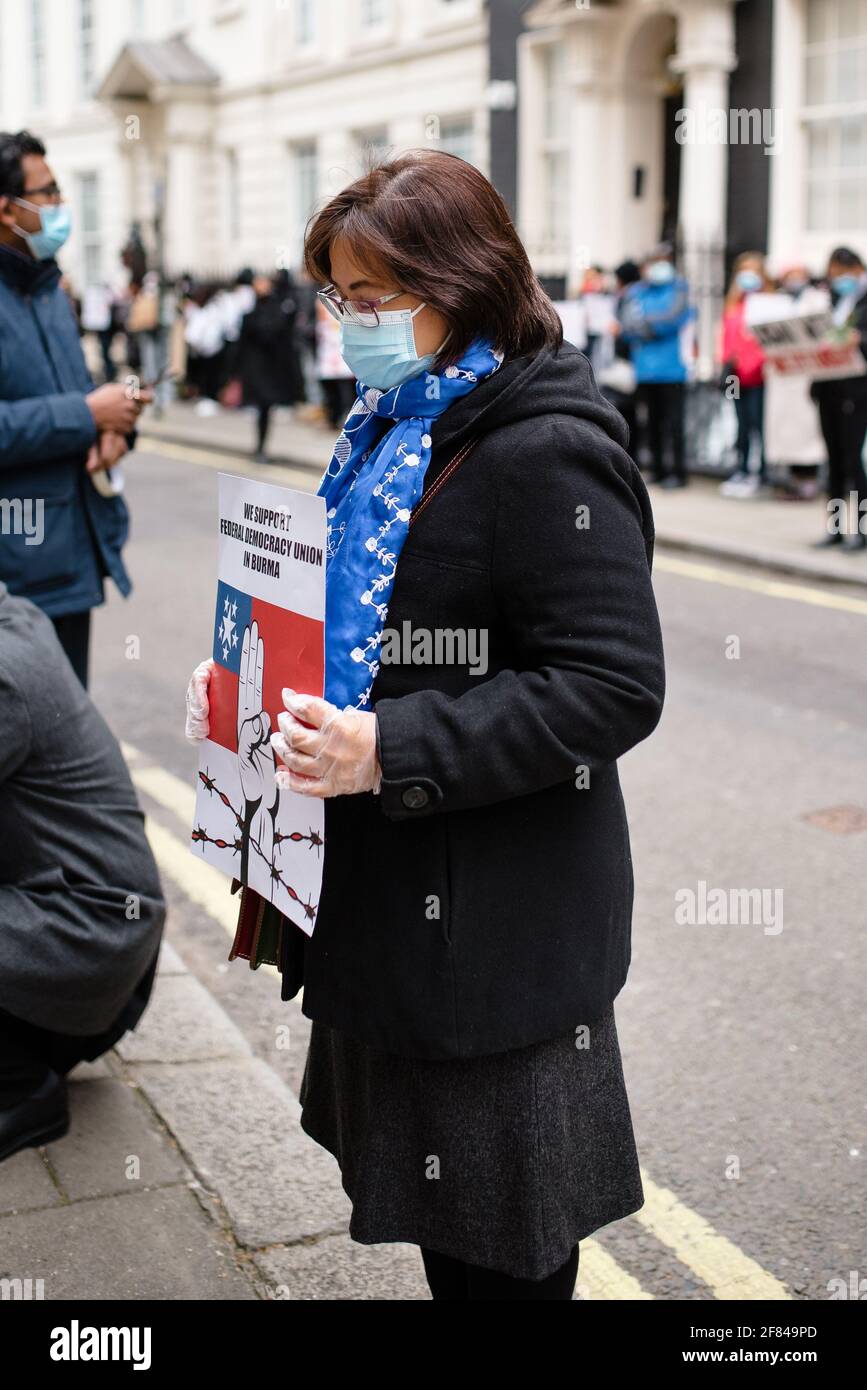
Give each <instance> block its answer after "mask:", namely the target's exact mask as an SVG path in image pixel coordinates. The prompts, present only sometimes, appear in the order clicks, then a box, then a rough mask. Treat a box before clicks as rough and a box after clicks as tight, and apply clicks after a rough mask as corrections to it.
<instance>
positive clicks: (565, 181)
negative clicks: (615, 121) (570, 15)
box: [541, 44, 569, 252]
mask: <svg viewBox="0 0 867 1390" xmlns="http://www.w3.org/2000/svg"><path fill="white" fill-rule="evenodd" d="M542 98H543V114H542V150H541V154H542V179H543V199H544V202H543V240H544V246H545V249H546V250H549V251H555V252H558V251H563V252H566V251H567V250H568V245H569V89H568V86H567V84H566V57H565V52H564V49H563V47H562V46H561V45H560V44H549V45H546V47H545V48H544V49H543V50H542Z"/></svg>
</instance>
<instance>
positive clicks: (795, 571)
mask: <svg viewBox="0 0 867 1390" xmlns="http://www.w3.org/2000/svg"><path fill="white" fill-rule="evenodd" d="M656 545H657V546H658V547H660V549H668V550H679V551H682V552H683V553H684V554H688V555H689V554H691V555H700V556H701V557H702V558H703V559H706V560H728V561H730V562H733V563H736V564H741V565H747V566H749V567H750V568H751V569H762V570H770V571H772V572H773V573H775V574H785V575H789V576H790V577H794V578H797V579H809V580H811V581H812V582H813V583H814V584H835V585H841V586H842V587H844V588H845V587H847V586H850V585H855V586H856V587H857V588H867V569H863V570H861V569H859V570H857V571H853V573H852V574H851V575H846V574H838V573H837V571H836V570H830V569H825V568H824V567H822V566H815V567H814V566H812V565H810V564H808V563H807V562H806V560H799V559H798V558H797V557H796V556H791V557H789V556H787V555H780V554H779V553H774V552H766V551H756V550H747V549H745V548H744V547H743V546H739V545H738V544H737V542H732V543H726V542H725V541H713V542H711V541H702V540H696V539H694V538H691V537H684V536H680V535H677V534H674V533H672V532H668V533H666V532H665V531H657V532H656Z"/></svg>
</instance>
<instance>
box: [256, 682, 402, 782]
mask: <svg viewBox="0 0 867 1390" xmlns="http://www.w3.org/2000/svg"><path fill="white" fill-rule="evenodd" d="M283 703H284V705H285V706H286V709H287V711H288V713H287V714H279V715H278V716H277V723H278V724H279V725H280V730H281V732H280V733H279V734H272V735H271V746H272V748H273V749H274V752H275V753H276V754H277V756H278V758H280V759H281V760H282V762H284V763H285V764H286V767H285V769H284V768H279V769H278V771H277V773H276V774H275V776H276V781H277V785H278V786H280V787H285V788H286V789H287V790H289V791H293V792H300V793H301V795H302V796H321V797H325V796H351V795H353V794H354V793H356V792H367V791H373V792H378V791H379V787H380V782H381V781H382V770H381V768H380V766H379V759H378V758H377V756H376V715H375V714H369V713H367V712H365V711H362V710H353V709H347V710H343V711H341V710H339V709H338V708H337V706H336V705H332V704H329V702H328V701H327V700H320V699H319V698H318V697H317V696H315V695H298V694H296V693H295V691H294V690H284V691H283ZM308 724H312V725H313V728H307V727H305V726H306V725H308Z"/></svg>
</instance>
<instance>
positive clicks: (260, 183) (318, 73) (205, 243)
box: [0, 0, 867, 348]
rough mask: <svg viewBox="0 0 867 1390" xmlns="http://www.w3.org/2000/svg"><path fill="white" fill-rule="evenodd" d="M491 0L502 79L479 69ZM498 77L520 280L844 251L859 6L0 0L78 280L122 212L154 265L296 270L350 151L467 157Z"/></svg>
mask: <svg viewBox="0 0 867 1390" xmlns="http://www.w3.org/2000/svg"><path fill="white" fill-rule="evenodd" d="M507 10H508V12H509V13H510V14H512V15H517V16H519V18H518V19H517V21H516V23H517V26H518V27H520V26H522V32H521V33H520V35H519V37H518V38H517V44H516V45H515V44H514V43H513V44H512V47H513V49H514V48H515V46H516V47H517V53H516V57H515V65H514V73H515V78H516V82H515V83H514V84H510V83H509V82H506V83H505V84H504V83H503V82H499V83H496V82H495V83H493V84H490V83H489V42H490V38H491V32H492V26H495V25H497V24H498V23H502V20H503V16H504V14H505V13H506V11H507ZM739 45H740V47H741V50H742V51H741V52H739V51H738V48H739ZM512 85H514V88H515V91H516V96H517V117H516V134H513V135H512V136H511V137H505V138H507V139H511V141H512V143H513V144H514V145H515V146H516V149H515V151H514V159H515V160H516V161H517V180H516V186H517V207H518V221H519V226H520V230H521V233H522V236H523V237H524V240H525V242H526V244H527V246H528V249H529V251H530V255H531V258H532V260H533V263H534V265H535V267H536V269H537V270H538V271H539V273H540V274H542V275H544V276H551V277H552V278H557V277H559V278H560V279H562V280H563V281H564V282H565V284H566V285H567V286H568V285H574V284H575V283H576V282H577V281H578V279H579V278H580V272H581V270H582V268H583V267H584V266H585V265H587V264H592V263H600V264H603V265H607V266H610V265H614V264H616V263H617V262H618V261H620V260H622V259H624V258H626V257H633V258H635V257H640V256H641V255H643V254H644V253H645V252H646V250H647V248H648V247H649V246H651V245H652V244H653V243H654V242H656V241H657V240H658V239H659V238H660V236H661V235H662V234H664V233H666V232H667V233H668V234H669V235H676V236H677V238H678V241H679V243H680V245H681V247H682V249H683V253H684V256H685V259H686V269H687V272H688V273H690V275H691V276H692V278H693V280H694V281H695V282H697V283H698V282H704V281H706V280H707V279H708V273H709V272H708V256H709V255H713V256H716V257H717V259H718V260H719V262H720V264H721V263H722V260H723V257H724V255H725V253H728V254H729V255H730V254H731V253H732V252H736V251H738V250H742V249H746V247H747V246H757V247H759V248H760V249H761V248H762V247H766V248H767V250H768V252H769V254H770V258H771V262H772V265H773V266H774V267H775V268H777V269H779V268H780V267H782V265H784V264H785V263H787V262H791V261H796V260H803V261H806V262H807V263H808V265H809V266H810V267H811V268H812V269H813V270H815V271H819V270H821V269H822V267H823V264H824V260H825V258H826V256H827V252H828V250H829V249H830V248H831V246H832V245H834V244H836V243H837V242H841V241H842V242H851V243H852V244H853V245H854V246H855V247H856V248H860V249H861V250H862V254H867V0H528V3H526V4H523V3H521V0H487V3H485V0H0V126H2V128H4V129H7V130H10V129H11V130H15V129H18V128H20V127H22V126H26V127H28V128H30V129H32V130H34V131H35V132H36V133H37V134H39V135H41V136H42V137H43V138H44V139H45V141H46V143H47V144H48V146H49V155H50V159H51V162H52V165H53V166H54V168H55V170H56V172H57V174H58V177H59V178H60V180H61V181H62V183H63V184H64V186H65V188H66V189H67V191H68V196H69V197H70V199H71V201H72V202H73V206H74V212H75V218H76V235H75V236H74V237H73V239H72V241H71V242H70V245H69V247H68V249H67V250H66V251H65V252H64V265H65V267H66V268H67V269H68V271H69V273H70V275H71V278H72V280H73V283H74V284H75V285H76V286H78V287H79V288H80V287H81V286H82V285H83V284H85V283H87V282H88V281H92V280H95V279H102V278H107V277H109V276H111V275H112V274H113V273H115V272H116V270H117V258H118V252H119V249H120V247H121V246H122V245H123V243H124V241H125V240H126V237H127V235H128V232H129V228H130V224H131V223H132V222H133V221H136V222H138V223H139V224H140V226H141V230H142V234H143V237H144V240H145V243H146V244H147V245H149V247H150V249H153V248H154V245H155V243H156V241H157V240H158V239H159V227H160V226H161V240H162V244H163V247H164V259H165V266H166V269H167V270H168V271H169V272H170V273H173V272H179V271H182V270H189V271H191V272H192V273H194V274H204V273H211V274H214V275H230V274H232V273H234V272H235V271H236V270H237V269H238V268H240V267H241V266H242V265H245V264H250V265H253V266H257V267H262V268H265V267H269V266H273V265H275V264H286V265H289V266H297V264H298V260H299V254H300V246H301V238H302V233H303V228H304V224H305V222H306V220H307V218H308V216H309V215H310V212H311V211H312V210H313V208H314V206H315V204H316V203H317V202H319V201H320V200H322V199H323V198H325V197H327V196H328V195H329V194H330V193H332V192H334V191H336V190H337V189H338V188H339V187H341V186H342V185H343V184H345V183H346V182H347V181H348V180H349V179H350V178H352V177H353V176H355V175H356V174H357V173H359V172H360V170H361V167H362V164H363V159H364V154H365V150H366V149H368V148H372V149H373V150H375V151H378V150H381V149H391V150H395V151H400V150H403V149H406V148H409V147H412V146H424V145H436V146H438V147H440V148H444V149H448V150H452V151H454V152H456V153H459V154H461V155H464V156H465V157H467V158H470V159H472V160H473V161H474V162H475V163H477V164H478V165H479V166H480V167H481V168H482V169H485V170H486V171H487V169H489V168H490V167H491V166H490V159H489V130H490V128H491V127H490V111H489V102H490V105H491V106H494V105H495V100H494V97H493V95H492V88H493V87H498V88H499V98H498V99H502V91H503V89H504V88H505V89H509V87H510V86H512ZM735 93H737V106H738V108H739V112H733V111H732V102H733V99H734V95H735ZM678 111H686V112H691V113H693V115H694V116H695V118H696V120H697V123H698V129H697V130H696V131H695V132H694V135H695V138H693V139H692V140H684V141H682V142H680V141H678V140H676V139H675V138H674V134H673V132H674V127H675V123H676V122H677V113H678ZM714 112H723V113H726V115H727V116H732V117H733V120H732V124H731V126H730V128H729V129H728V132H727V136H726V138H725V139H720V138H719V131H718V129H716V127H715V126H714V124H713V113H714ZM702 121H704V122H705V124H704V126H702ZM756 122H757V123H756ZM498 128H499V127H498ZM744 141H749V142H750V144H751V147H752V152H751V153H750V152H748V153H749V158H748V159H747V160H746V161H745V160H744V149H743V142H744ZM734 146H737V148H735V147H734ZM497 154H498V156H499V155H500V154H502V151H501V150H498V151H497ZM741 170H742V171H743V172H742V173H741V172H739V171H741ZM733 171H734V172H735V177H734V178H733V176H732V174H733ZM741 243H744V244H741ZM713 273H714V274H715V275H717V278H718V274H719V270H718V268H717V270H716V271H714V272H713ZM717 288H718V287H717ZM708 342H709V339H707V335H706V340H705V344H704V346H705V348H707V346H708Z"/></svg>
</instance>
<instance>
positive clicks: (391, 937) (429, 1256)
mask: <svg viewBox="0 0 867 1390" xmlns="http://www.w3.org/2000/svg"><path fill="white" fill-rule="evenodd" d="M306 262H307V267H308V269H309V270H310V272H311V274H313V276H314V277H315V278H316V279H317V280H318V281H319V282H320V283H322V282H327V283H326V284H325V287H324V288H323V289H322V290H321V291H320V295H321V298H322V302H323V303H324V304H325V306H326V308H327V310H328V312H330V313H332V314H333V315H335V317H336V320H337V321H338V322H339V326H340V334H341V344H342V351H343V354H344V357H345V359H346V361H347V363H348V365H349V367H350V369H351V370H352V371H353V373H354V374H355V376H356V377H357V379H358V385H357V396H356V400H355V402H354V404H353V407H352V409H351V410H350V412H349V414H348V416H347V417H346V420H345V423H344V426H343V429H342V430H341V432H340V435H339V437H338V439H337V442H336V445H335V449H334V456H333V458H332V461H331V463H330V465H329V467H328V469H327V470H326V473H325V477H324V478H323V481H322V484H321V486H320V493H321V495H322V496H323V497H324V499H325V505H326V513H327V522H328V529H327V541H326V552H327V560H326V576H325V587H326V604H325V698H324V699H322V698H319V697H317V696H315V695H311V694H310V693H309V692H307V691H305V690H298V691H295V690H288V689H287V690H285V691H284V692H283V696H284V704H285V706H286V709H285V711H284V712H283V713H282V714H280V715H279V717H278V724H279V727H280V733H279V734H277V735H274V736H272V740H271V742H272V746H273V747H274V749H275V751H276V752H277V754H278V756H279V759H280V771H279V772H278V774H277V776H278V785H285V786H286V787H288V789H290V790H292V791H294V792H298V793H300V794H301V795H307V796H312V797H314V798H324V805H325V835H324V838H325V854H324V869H323V882H322V894H321V898H320V902H319V908H318V914H317V917H316V923H315V927H314V930H313V932H312V935H310V936H307V935H306V934H305V933H304V932H302V931H300V930H295V931H294V932H292V931H289V930H285V931H284V933H283V940H284V942H285V944H286V948H287V952H288V951H289V950H290V949H291V952H292V954H291V956H290V955H288V954H284V956H283V958H282V962H281V963H282V967H283V969H282V973H283V992H284V996H285V997H290V996H291V995H293V994H295V993H296V992H297V990H298V989H299V987H300V986H301V984H302V983H303V986H304V996H303V1005H302V1007H303V1011H304V1013H305V1014H306V1016H307V1017H308V1018H311V1019H312V1020H313V1026H312V1030H311V1039H310V1050H309V1053H308V1058H307V1067H306V1071H305V1075H304V1080H303V1083H302V1087H301V1103H302V1116H301V1123H302V1126H303V1128H304V1129H305V1130H306V1132H307V1133H308V1134H311V1135H312V1137H313V1138H314V1139H316V1140H317V1141H318V1142H319V1143H320V1144H322V1145H323V1146H324V1147H325V1148H327V1149H329V1150H330V1151H331V1152H332V1153H333V1154H334V1155H335V1156H336V1157H337V1159H338V1161H339V1163H340V1164H341V1168H342V1176H343V1185H344V1188H345V1190H346V1191H347V1192H348V1193H349V1195H350V1197H351V1199H352V1204H353V1212H352V1221H351V1225H350V1235H351V1236H352V1237H353V1238H354V1239H355V1240H357V1241H359V1242H361V1243H362V1244H377V1243H380V1242H383V1241H409V1242H412V1243H415V1244H417V1245H419V1246H420V1247H421V1249H422V1258H423V1261H424V1265H425V1271H426V1274H427V1278H428V1282H429V1284H430V1286H431V1289H432V1291H433V1295H434V1298H439V1299H447V1300H452V1301H460V1302H465V1301H467V1300H471V1301H476V1300H479V1299H492V1298H493V1299H501V1298H502V1299H522V1300H524V1299H531V1300H558V1301H559V1300H570V1299H571V1298H572V1294H573V1290H574V1287H575V1279H576V1271H577V1264H578V1243H579V1241H581V1240H583V1239H584V1238H585V1237H587V1236H589V1235H590V1234H591V1233H592V1232H593V1231H595V1230H597V1229H598V1228H599V1227H601V1226H604V1225H606V1224H608V1223H609V1222H612V1221H615V1220H618V1219H620V1218H622V1217H625V1216H627V1215H628V1214H630V1213H631V1212H634V1211H637V1210H638V1209H639V1208H640V1207H641V1206H642V1205H643V1201H644V1195H643V1191H642V1186H641V1178H640V1172H639V1166H638V1158H637V1153H636V1149H635V1140H634V1135H633V1131H632V1124H631V1119H630V1114H629V1106H628V1102H627V1097H626V1091H625V1087H624V1081H623V1072H622V1066H621V1060H620V1051H619V1046H618V1041H617V1031H616V1027H615V1022H614V1012H613V1001H614V999H615V997H616V996H617V994H618V993H619V991H620V989H621V988H622V986H623V983H624V981H625V978H626V973H627V969H628V965H629V959H630V931H631V926H630V923H631V910H632V894H633V881H632V864H631V859H630V853H629V838H628V833H627V826H626V817H625V812H624V807H623V800H622V797H621V792H620V786H619V781H618V774H617V759H618V758H619V757H620V756H621V755H622V754H623V753H625V752H626V751H627V749H629V748H631V747H632V746H633V745H634V744H635V743H637V742H639V741H640V740H641V739H643V738H646V737H647V735H648V734H649V733H650V732H651V731H652V729H653V728H654V727H655V725H656V723H657V720H658V719H659V715H660V710H661V706H662V699H663V685H664V674H663V654H662V645H661V638H660V631H659V622H658V617H657V612H656V605H655V601H654V597H653V590H652V585H651V576H650V561H651V556H652V550H653V523H652V518H651V512H650V505H649V500H648V496H647V490H646V488H645V486H644V483H643V482H642V480H641V476H640V474H639V472H638V469H637V467H636V466H635V464H634V463H633V462H632V460H631V459H630V458H629V456H628V455H627V453H626V452H625V449H624V445H625V443H626V437H627V435H626V428H625V426H624V424H623V421H622V419H621V417H620V415H619V414H618V413H617V411H616V410H614V408H613V407H612V406H611V405H609V404H608V403H607V402H606V401H605V400H604V399H603V397H602V396H601V395H600V393H599V391H598V389H597V387H596V385H595V383H594V380H593V375H592V371H591V369H590V366H589V364H588V362H587V359H586V357H585V356H584V355H583V354H582V353H581V352H578V351H577V350H576V349H575V348H573V347H572V346H571V345H569V344H564V343H563V335H562V327H561V324H560V321H559V319H558V317H557V314H556V312H555V310H554V308H553V306H552V304H551V302H550V300H549V299H547V297H546V296H545V294H544V293H543V291H542V289H541V287H540V285H539V282H538V280H537V279H536V277H535V275H534V274H533V271H532V269H531V267H530V264H529V262H528V260H527V256H526V252H525V250H524V248H523V246H522V245H521V243H520V241H519V239H518V236H517V233H516V232H515V229H514V227H513V225H512V222H511V220H510V217H509V214H508V211H507V209H506V206H505V204H504V203H503V201H502V198H501V197H500V195H499V194H498V193H497V192H496V190H495V189H494V188H493V186H492V185H491V184H490V183H489V182H488V180H487V179H486V178H485V177H484V176H483V175H482V174H481V173H480V172H479V170H478V169H476V168H475V167H474V166H473V165H471V164H469V163H467V162H465V161H464V160H462V159H459V158H458V157H457V156H455V155H450V154H446V153H444V152H441V151H431V150H419V151H411V152H409V153H408V154H405V155H403V156H401V157H400V158H398V159H395V160H393V161H391V162H389V163H386V164H384V165H382V166H380V167H378V168H374V169H373V170H371V171H370V172H369V173H367V174H366V175H365V176H364V177H363V178H361V179H359V180H358V181H357V182H355V183H353V184H351V185H350V186H349V187H348V188H346V189H344V190H343V192H342V193H340V194H338V195H337V196H336V197H334V198H332V199H331V201H330V202H329V203H328V204H327V205H326V206H325V207H324V209H323V210H322V211H321V212H320V213H319V214H318V215H317V216H316V217H315V218H314V220H313V222H312V224H311V226H310V228H309V230H308V234H307V244H306ZM404 624H407V625H408V626H409V628H410V630H411V631H412V632H414V633H415V634H416V635H417V637H418V639H419V641H418V644H417V646H416V644H415V643H413V644H412V650H411V652H410V654H409V655H408V654H407V644H405V643H397V644H393V643H392V642H391V640H390V633H391V630H392V629H396V630H397V631H399V632H403V630H404ZM478 629H481V630H483V631H484V633H485V634H486V637H487V652H488V659H487V662H486V663H485V667H484V670H483V671H482V670H481V669H480V668H479V667H478V666H475V665H468V664H465V663H464V662H463V661H462V660H461V655H460V650H461V649H460V645H459V647H458V650H457V653H456V655H453V656H452V657H450V658H446V657H442V658H441V659H439V660H434V661H433V663H431V662H430V661H429V660H426V659H425V656H424V653H425V652H426V651H429V648H430V642H429V641H428V640H427V639H430V638H431V636H432V635H436V634H442V633H446V632H447V633H448V634H449V635H450V636H453V635H454V634H455V633H457V634H458V635H460V634H462V633H463V634H464V635H466V633H467V632H468V631H470V630H478ZM387 639H388V648H389V649H392V647H393V646H394V645H397V646H399V647H400V649H401V653H402V654H401V656H400V659H399V660H397V661H395V660H393V659H388V660H387V659H386V642H387ZM416 652H417V654H416ZM277 659H278V662H279V651H278V653H277ZM203 675H206V673H200V674H199V676H198V678H197V679H198V682H199V684H198V688H196V686H195V683H194V687H193V690H192V692H191V699H192V703H193V704H194V706H195V710H194V713H195V717H196V731H197V732H198V733H199V734H201V733H202V732H205V731H206V728H205V726H206V724H207V720H206V718H205V717H203V715H204V714H205V711H206V706H205V700H206V698H207V695H206V691H205V690H204V689H203V686H204V684H205V681H204V679H203ZM246 896H247V897H248V898H249V890H247V892H246ZM260 906H262V905H261V904H260ZM271 913H272V909H271V908H270V905H267V904H266V905H264V906H262V917H261V929H262V930H263V931H264V930H269V929H270V921H271ZM288 1180H290V1179H289V1178H287V1181H288Z"/></svg>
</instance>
